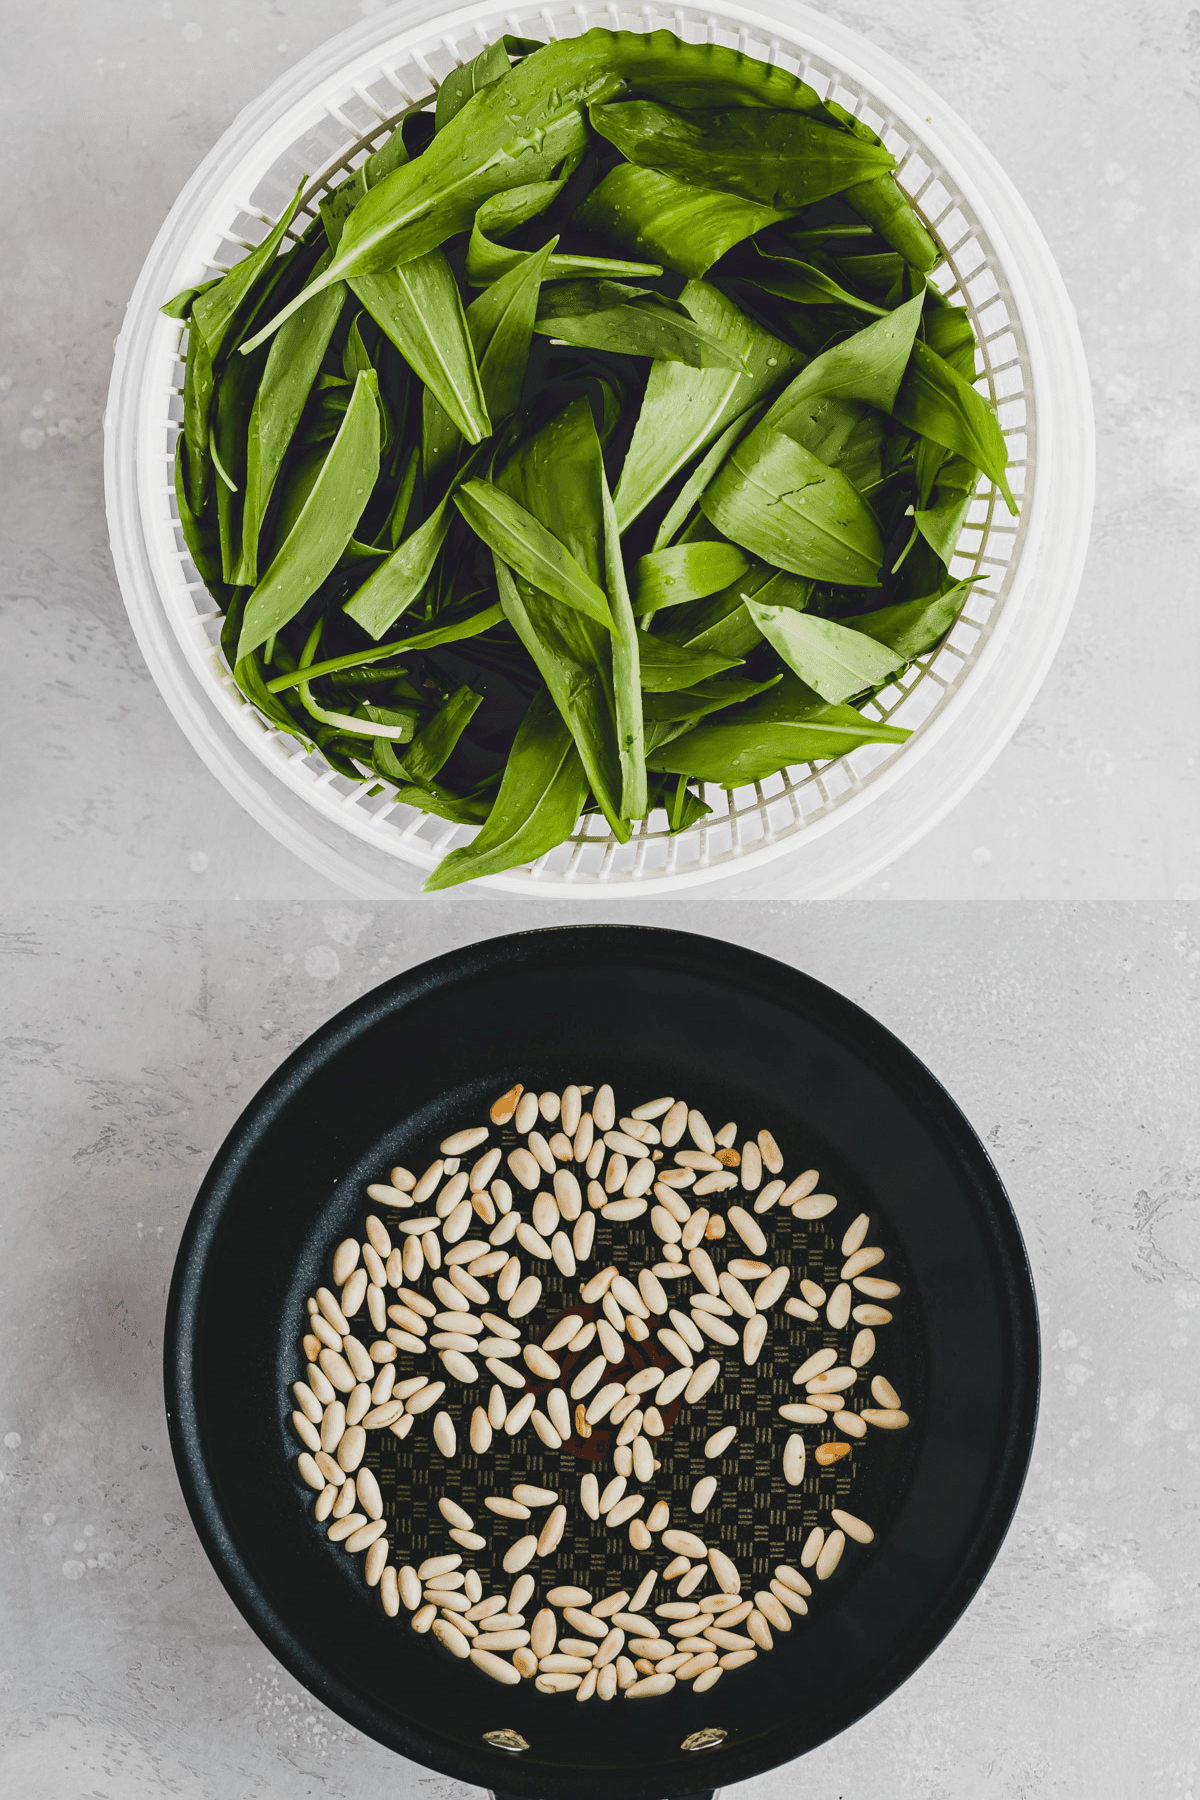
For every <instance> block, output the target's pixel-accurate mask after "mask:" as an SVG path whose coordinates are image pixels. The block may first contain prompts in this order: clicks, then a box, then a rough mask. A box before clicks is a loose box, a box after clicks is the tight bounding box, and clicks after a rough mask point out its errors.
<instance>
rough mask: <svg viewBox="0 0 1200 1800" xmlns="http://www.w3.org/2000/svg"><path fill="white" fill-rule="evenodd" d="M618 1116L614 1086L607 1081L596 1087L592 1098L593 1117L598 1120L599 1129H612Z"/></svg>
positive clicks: (597, 1126) (597, 1127)
mask: <svg viewBox="0 0 1200 1800" xmlns="http://www.w3.org/2000/svg"><path fill="white" fill-rule="evenodd" d="M616 1116H617V1107H616V1102H615V1101H614V1099H613V1091H612V1088H611V1087H610V1086H609V1085H608V1083H607V1082H605V1083H604V1085H603V1087H599V1088H597V1089H596V1092H595V1095H594V1097H593V1099H592V1118H593V1119H594V1120H595V1121H596V1129H597V1130H598V1131H611V1130H612V1127H613V1123H614V1121H615V1119H616Z"/></svg>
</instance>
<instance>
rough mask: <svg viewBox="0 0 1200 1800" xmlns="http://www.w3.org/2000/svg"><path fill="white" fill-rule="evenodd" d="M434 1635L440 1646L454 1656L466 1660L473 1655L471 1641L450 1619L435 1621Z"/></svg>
mask: <svg viewBox="0 0 1200 1800" xmlns="http://www.w3.org/2000/svg"><path fill="white" fill-rule="evenodd" d="M433 1635H434V1637H435V1638H436V1639H437V1641H438V1643H439V1644H443V1645H444V1646H445V1647H446V1649H447V1650H449V1651H450V1653H451V1655H452V1656H458V1657H463V1658H466V1657H468V1656H470V1654H471V1643H470V1639H469V1638H467V1637H466V1636H465V1635H464V1634H463V1633H462V1632H461V1631H460V1630H459V1629H458V1627H457V1625H452V1624H451V1623H450V1620H449V1619H434V1621H433Z"/></svg>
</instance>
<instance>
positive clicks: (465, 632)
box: [267, 601, 504, 694]
mask: <svg viewBox="0 0 1200 1800" xmlns="http://www.w3.org/2000/svg"><path fill="white" fill-rule="evenodd" d="M503 617H504V608H503V607H502V606H501V605H500V603H499V601H497V602H496V604H495V605H494V606H488V607H485V608H484V610H483V611H482V612H478V613H474V614H472V616H471V617H470V618H469V619H459V620H458V621H457V622H456V623H455V624H453V625H439V626H436V627H435V628H434V630H432V631H418V632H416V633H414V635H413V636H412V637H406V638H397V639H396V641H395V642H394V643H391V644H376V646H375V648H374V649H373V650H351V651H348V652H347V653H346V655H345V656H332V657H330V658H328V660H327V661H325V662H321V663H313V664H312V666H311V667H310V668H309V669H308V670H303V669H293V670H292V671H291V673H290V674H287V675H277V676H275V678H274V679H273V680H272V681H269V682H268V683H267V686H268V688H269V689H270V691H271V692H272V693H273V694H280V693H282V692H283V691H284V690H285V689H286V688H291V687H298V686H299V685H300V683H301V682H302V681H316V680H317V678H318V677H319V676H321V675H336V674H339V673H341V672H342V671H343V670H346V669H359V668H367V667H369V666H370V665H371V664H372V663H377V662H380V661H382V660H383V659H384V658H385V657H388V656H405V655H410V654H411V653H413V652H414V651H417V650H433V649H435V648H436V647H437V645H439V644H456V643H458V642H460V641H461V639H463V638H472V637H479V636H481V635H482V633H483V632H485V631H490V630H491V628H492V626H493V625H499V623H500V621H501V619H503Z"/></svg>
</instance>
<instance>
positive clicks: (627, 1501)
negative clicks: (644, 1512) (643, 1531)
mask: <svg viewBox="0 0 1200 1800" xmlns="http://www.w3.org/2000/svg"><path fill="white" fill-rule="evenodd" d="M645 1504H646V1496H645V1495H644V1494H627V1495H626V1497H625V1498H624V1499H623V1500H618V1502H617V1504H616V1505H615V1506H613V1507H610V1508H609V1510H608V1511H607V1512H606V1513H605V1515H604V1523H605V1525H606V1526H607V1527H608V1529H609V1530H610V1531H615V1530H616V1529H617V1527H618V1526H619V1525H628V1523H629V1521H630V1519H632V1518H633V1516H634V1514H635V1513H638V1512H640V1511H641V1509H642V1507H643V1506H645Z"/></svg>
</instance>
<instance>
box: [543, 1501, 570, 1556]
mask: <svg viewBox="0 0 1200 1800" xmlns="http://www.w3.org/2000/svg"><path fill="white" fill-rule="evenodd" d="M566 1524H567V1509H566V1507H565V1506H556V1507H555V1508H554V1509H553V1511H552V1512H551V1513H550V1515H549V1517H548V1518H547V1520H546V1523H545V1524H544V1525H543V1526H542V1530H541V1535H540V1536H539V1538H538V1540H537V1553H538V1555H539V1556H549V1555H550V1554H551V1552H552V1551H554V1550H557V1549H558V1546H559V1545H560V1544H561V1542H562V1535H563V1532H564V1531H565V1529H566Z"/></svg>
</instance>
